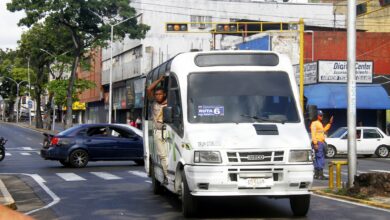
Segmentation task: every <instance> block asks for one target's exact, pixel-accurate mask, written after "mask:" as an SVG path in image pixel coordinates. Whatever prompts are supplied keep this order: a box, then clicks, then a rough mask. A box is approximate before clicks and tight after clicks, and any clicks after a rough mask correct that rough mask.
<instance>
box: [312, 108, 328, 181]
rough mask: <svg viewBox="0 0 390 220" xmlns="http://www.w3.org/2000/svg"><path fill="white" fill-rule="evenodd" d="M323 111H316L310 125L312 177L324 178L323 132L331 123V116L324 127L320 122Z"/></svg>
mask: <svg viewBox="0 0 390 220" xmlns="http://www.w3.org/2000/svg"><path fill="white" fill-rule="evenodd" d="M322 118H323V113H322V111H321V110H319V111H318V113H317V120H316V121H313V122H312V123H311V125H310V130H311V138H312V146H313V149H314V152H315V157H314V179H320V180H326V179H327V178H326V177H325V176H324V166H325V132H327V131H328V130H329V129H330V127H331V126H332V123H333V116H332V117H331V118H330V120H329V123H328V124H327V125H326V126H325V127H324V126H323V124H322Z"/></svg>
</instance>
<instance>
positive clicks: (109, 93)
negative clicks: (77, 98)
mask: <svg viewBox="0 0 390 220" xmlns="http://www.w3.org/2000/svg"><path fill="white" fill-rule="evenodd" d="M89 11H90V12H92V13H93V14H94V15H96V16H97V17H99V18H100V19H101V20H102V21H103V22H105V20H104V18H103V17H102V16H100V15H99V14H97V13H96V12H94V11H91V10H89ZM141 15H142V13H140V14H138V15H135V16H133V17H130V18H126V19H125V20H123V21H119V22H117V23H114V24H112V23H110V22H108V23H107V24H108V25H110V27H111V40H110V84H109V92H108V123H109V124H111V118H112V44H113V41H114V27H115V26H117V25H120V24H122V23H123V22H126V21H128V20H130V19H133V18H137V17H139V16H141Z"/></svg>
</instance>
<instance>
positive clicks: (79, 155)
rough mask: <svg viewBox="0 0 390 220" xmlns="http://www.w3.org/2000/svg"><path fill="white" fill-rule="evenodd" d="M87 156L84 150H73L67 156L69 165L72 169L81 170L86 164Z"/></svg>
mask: <svg viewBox="0 0 390 220" xmlns="http://www.w3.org/2000/svg"><path fill="white" fill-rule="evenodd" d="M88 160H89V156H88V153H87V152H86V151H85V150H81V149H79V150H75V151H73V152H72V153H71V154H70V156H69V163H70V165H71V166H72V167H75V168H82V167H85V166H86V165H87V164H88Z"/></svg>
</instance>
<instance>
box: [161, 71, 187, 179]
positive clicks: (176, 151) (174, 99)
mask: <svg viewBox="0 0 390 220" xmlns="http://www.w3.org/2000/svg"><path fill="white" fill-rule="evenodd" d="M167 101H168V107H171V108H172V113H173V114H172V115H173V117H172V119H173V120H172V123H169V124H167V125H166V130H165V138H166V143H167V154H168V172H169V173H170V174H174V172H175V171H176V170H175V169H176V166H177V163H178V161H179V160H180V155H181V152H180V149H181V148H180V147H179V146H181V138H182V137H183V134H184V124H183V108H182V101H181V96H180V87H179V83H178V80H177V77H176V76H175V75H174V74H173V73H171V74H170V77H169V87H168V100H167Z"/></svg>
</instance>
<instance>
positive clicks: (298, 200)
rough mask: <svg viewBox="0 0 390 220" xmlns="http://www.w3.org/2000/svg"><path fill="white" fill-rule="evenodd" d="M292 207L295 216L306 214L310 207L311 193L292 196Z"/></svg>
mask: <svg viewBox="0 0 390 220" xmlns="http://www.w3.org/2000/svg"><path fill="white" fill-rule="evenodd" d="M290 207H291V211H292V212H293V214H294V216H300V217H303V216H306V214H307V212H308V211H309V207H310V195H297V196H291V197H290Z"/></svg>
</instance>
